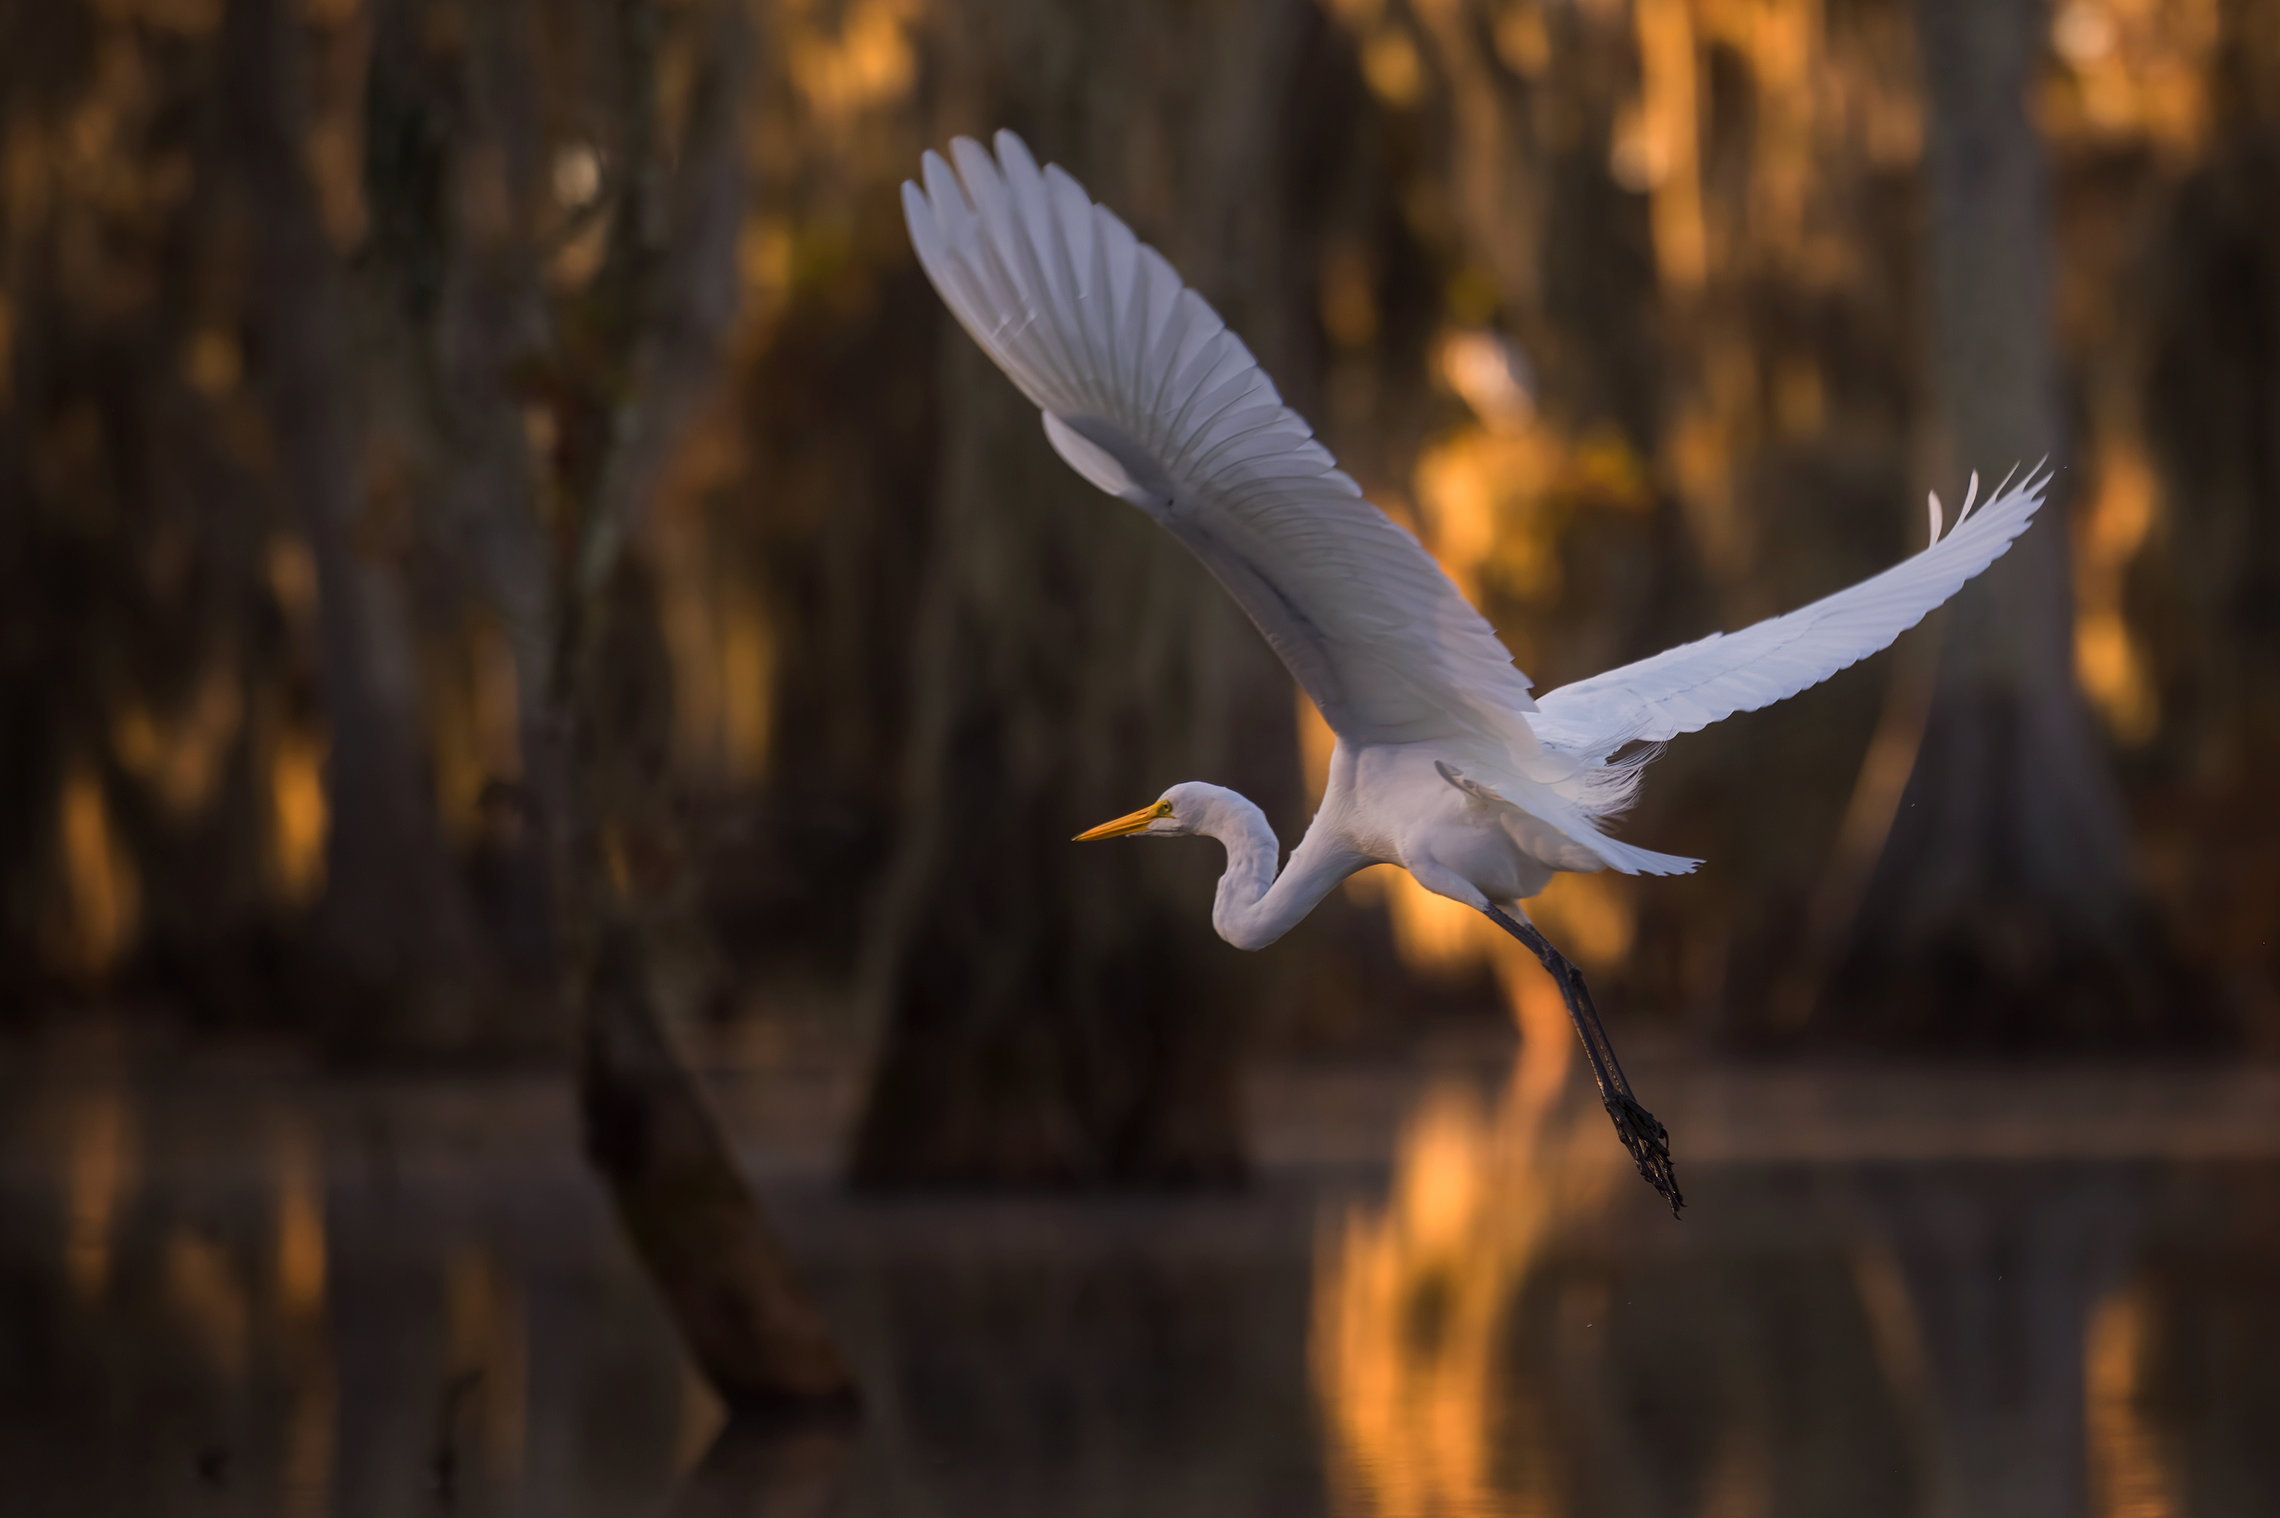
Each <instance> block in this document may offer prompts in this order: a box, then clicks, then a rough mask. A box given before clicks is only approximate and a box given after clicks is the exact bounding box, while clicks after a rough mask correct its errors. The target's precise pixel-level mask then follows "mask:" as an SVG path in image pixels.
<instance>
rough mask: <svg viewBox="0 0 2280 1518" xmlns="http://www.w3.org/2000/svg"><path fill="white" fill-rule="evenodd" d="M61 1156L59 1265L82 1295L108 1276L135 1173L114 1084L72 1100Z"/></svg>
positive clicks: (89, 1297)
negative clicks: (114, 1236) (114, 1241)
mask: <svg viewBox="0 0 2280 1518" xmlns="http://www.w3.org/2000/svg"><path fill="white" fill-rule="evenodd" d="M65 1121H66V1123H67V1125H68V1127H69V1133H70V1136H69V1138H68V1139H67V1140H66V1145H67V1148H66V1150H65V1160H64V1181H63V1190H64V1233H63V1269H64V1275H65V1277H66V1278H67V1279H68V1280H69V1281H70V1282H71V1288H72V1290H73V1291H74V1292H75V1293H77V1295H78V1296H79V1298H80V1300H81V1301H86V1302H92V1301H95V1300H97V1299H99V1298H100V1297H101V1296H102V1295H103V1293H104V1291H105V1290H106V1289H107V1288H108V1287H109V1285H110V1282H111V1246H112V1234H113V1232H114V1230H115V1229H116V1227H117V1224H118V1216H119V1211H120V1208H121V1207H122V1206H123V1205H124V1203H125V1200H126V1194H127V1191H128V1189H129V1188H130V1187H131V1186H132V1184H133V1177H134V1129H133V1123H132V1114H131V1113H130V1112H129V1110H128V1107H127V1101H126V1097H125V1095H124V1094H123V1093H122V1092H120V1091H119V1090H118V1089H117V1088H116V1087H106V1088H104V1089H102V1090H99V1091H93V1092H89V1093H87V1094H85V1095H83V1096H81V1097H80V1098H78V1099H77V1100H76V1101H74V1102H72V1103H71V1106H70V1110H69V1115H68V1116H67V1118H66V1119H65Z"/></svg>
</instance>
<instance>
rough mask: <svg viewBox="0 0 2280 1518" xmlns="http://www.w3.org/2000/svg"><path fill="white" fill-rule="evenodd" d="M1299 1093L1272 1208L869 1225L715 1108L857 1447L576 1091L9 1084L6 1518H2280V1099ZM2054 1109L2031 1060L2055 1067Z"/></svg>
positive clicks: (1797, 1090) (1349, 1073)
mask: <svg viewBox="0 0 2280 1518" xmlns="http://www.w3.org/2000/svg"><path fill="white" fill-rule="evenodd" d="M1634 1073H1635V1075H1636V1077H1637V1084H1638V1085H1639V1087H1640V1089H1641V1091H1642V1093H1644V1094H1647V1095H1649V1096H1650V1097H1651V1098H1653V1100H1652V1105H1654V1106H1655V1107H1656V1108H1657V1109H1658V1111H1660V1112H1661V1113H1662V1115H1663V1116H1664V1117H1665V1118H1666V1120H1668V1121H1669V1123H1670V1127H1671V1129H1672V1131H1673V1134H1674V1135H1675V1147H1676V1148H1677V1150H1678V1152H1679V1155H1680V1159H1681V1166H1682V1169H1681V1177H1682V1179H1683V1180H1684V1182H1685V1184H1686V1188H1687V1192H1688V1195H1689V1199H1690V1201H1691V1203H1692V1206H1691V1207H1690V1209H1689V1213H1688V1218H1687V1221H1686V1222H1685V1223H1683V1224H1677V1223H1673V1222H1672V1221H1671V1220H1670V1218H1669V1217H1668V1215H1667V1214H1662V1213H1659V1212H1658V1211H1657V1209H1656V1206H1655V1199H1654V1198H1653V1196H1652V1195H1651V1194H1650V1193H1648V1192H1647V1190H1646V1188H1645V1187H1644V1186H1642V1185H1640V1184H1639V1183H1638V1181H1637V1180H1636V1178H1635V1177H1633V1176H1631V1175H1629V1174H1627V1173H1626V1162H1625V1161H1624V1158H1623V1156H1622V1154H1621V1152H1620V1150H1619V1149H1618V1148H1617V1147H1616V1145H1615V1143H1614V1141H1613V1139H1612V1138H1611V1136H1610V1135H1609V1133H1608V1130H1607V1126H1606V1121H1605V1119H1604V1117H1603V1116H1601V1115H1600V1114H1599V1112H1598V1111H1597V1108H1596V1104H1595V1103H1594V1102H1592V1101H1591V1100H1590V1099H1589V1097H1588V1094H1587V1093H1584V1092H1580V1091H1578V1090H1577V1089H1576V1088H1575V1084H1574V1082H1573V1080H1572V1077H1571V1076H1570V1075H1568V1074H1566V1073H1564V1066H1561V1065H1554V1066H1552V1067H1551V1068H1549V1069H1538V1070H1533V1071H1531V1070H1530V1069H1529V1068H1528V1067H1527V1066H1526V1065H1525V1063H1522V1064H1521V1065H1519V1066H1518V1067H1517V1068H1515V1067H1513V1066H1511V1065H1510V1064H1509V1063H1508V1062H1507V1063H1502V1064H1482V1063H1478V1062H1470V1063H1468V1062H1461V1061H1460V1062H1443V1063H1441V1064H1438V1065H1432V1064H1425V1065H1412V1066H1407V1067H1402V1068H1399V1069H1376V1070H1368V1071H1353V1070H1314V1071H1305V1070H1295V1071H1281V1072H1277V1073H1275V1074H1273V1075H1271V1076H1268V1077H1265V1078H1262V1080H1261V1081H1260V1083H1259V1086H1258V1090H1257V1103H1256V1105H1257V1109H1258V1145H1259V1150H1260V1153H1261V1156H1262V1163H1261V1167H1260V1176H1259V1179H1258V1182H1257V1184H1256V1185H1255V1186H1254V1187H1253V1188H1251V1189H1250V1190H1249V1191H1248V1192H1246V1193H1243V1194H1241V1195H1233V1196H1214V1197H1196V1198H1185V1199H1182V1198H1172V1197H1157V1198H1140V1199H1130V1198H1128V1199H1123V1200H1085V1199H1075V1198H1035V1197H1033V1198H1010V1199H1009V1198H1000V1199H983V1198H967V1199H941V1198H934V1199H917V1200H913V1199H903V1200H865V1199H861V1198H855V1197H850V1196H847V1195H845V1194H843V1193H841V1192H840V1191H839V1190H838V1189H837V1188H836V1187H834V1186H833V1185H832V1184H831V1180H830V1154H831V1149H832V1135H833V1132H834V1131H835V1129H836V1127H837V1125H838V1123H839V1122H840V1121H842V1120H843V1118H844V1116H845V1111H846V1107H847V1097H848V1092H849V1090H850V1085H849V1082H848V1079H847V1075H846V1072H845V1071H836V1072H834V1071H823V1070H790V1071H778V1072H774V1073H772V1074H771V1073H754V1072H751V1071H746V1072H743V1073H741V1074H731V1075H729V1076H728V1077H726V1078H724V1081H723V1084H722V1087H721V1095H722V1100H723V1105H724V1110H725V1111H726V1112H727V1114H728V1115H729V1117H730V1119H731V1121H732V1123H733V1125H734V1127H735V1129H736V1131H737V1132H738V1134H739V1136H740V1140H741V1141H742V1142H743V1143H744V1144H745V1146H746V1151H747V1152H746V1158H747V1160H748V1162H749V1164H750V1165H751V1167H752V1169H753V1170H754V1172H755V1173H756V1174H757V1175H759V1176H760V1177H761V1179H762V1183H763V1186H764V1189H765V1191H766V1194H767V1196H768V1199H769V1201H770V1204H771V1206H772V1208H773V1209H774V1211H775V1214H776V1217H777V1220H778V1223H779V1225H780V1227H781V1230H782V1232H783V1233H784V1235H785V1236H786V1238H787V1239H788V1240H789V1241H790V1242H791V1244H792V1246H793V1248H794V1250H795V1253H796V1254H797V1256H798V1258H799V1261H800V1264H801V1266H802V1268H803V1270H804V1272H805V1274H806V1276H807V1277H808V1279H809V1281H810V1282H811V1283H812V1285H813V1286H814V1288H815V1290H816V1292H817V1294H818V1295H819V1297H820V1298H821V1299H822V1300H823V1302H824V1304H825V1307H826V1309H827V1311H828V1313H829V1315H830V1316H831V1318H832V1321H833V1323H834V1325H835V1326H836V1327H837V1328H838V1330H839V1332H840V1333H841V1335H842V1337H843V1339H844V1341H845V1343H846V1345H847V1347H848V1349H849V1351H850V1353H851V1354H852V1356H853V1357H854V1359H855V1360H856V1361H857V1362H858V1364H859V1366H860V1370H861V1374H862V1378H863V1381H864V1384H865V1387H866V1389H867V1394H868V1398H869V1407H868V1412H867V1415H866V1417H865V1418H864V1420H863V1421H862V1422H861V1423H860V1425H858V1426H855V1427H853V1428H851V1429H848V1430H844V1431H840V1430H830V1429H811V1430H808V1431H805V1432H802V1433H797V1434H791V1435H781V1434H779V1435H769V1434H766V1433H761V1432H751V1431H740V1430H736V1429H730V1428H726V1427H724V1425H723V1422H722V1419H721V1416H720V1412H719V1409H718V1407H717V1405H716V1404H715V1403H714V1401H713V1399H712V1398H711V1396H710V1395H709V1394H708V1393H707V1392H706V1391H705V1389H704V1388H703V1387H702V1385H701V1384H699V1383H698V1381H697V1380H696V1379H695V1377H694V1376H693V1375H692V1374H691V1372H690V1370H689V1368H688V1367H687V1365H686V1363H685V1362H684V1360H683V1358H682V1356H681V1354H680V1352H679V1349H678V1347H677V1345H676V1344H675V1342H674V1339H673V1337H672V1333H671V1329H670V1327H669V1325H668V1324H667V1323H666V1321H665V1320H664V1318H663V1317H662V1315H661V1314H660V1313H659V1311H658V1309H657V1308H656V1307H655V1306H654V1304H653V1303H652V1302H651V1300H650V1297H649V1295H648V1293H647V1291H646V1290H645V1288H644V1286H643V1283H642V1281H641V1280H640V1278H639V1276H638V1275H637V1273H636V1271H635V1267H634V1265H633V1263H632V1261H631V1260H630V1259H629V1257H628V1256H627V1254H626V1252H625V1250H624V1249H623V1247H622V1246H621V1245H620V1244H619V1242H618V1241H617V1239H616V1237H615V1236H614V1234H613V1232H612V1230H611V1227H610V1223H609V1218H608V1214H607V1211H606V1208H605V1206H604V1204H603V1203H602V1201H601V1199H600V1198H599V1196H598V1195H597V1193H596V1192H595V1190H594V1188H593V1187H592V1185H591V1184H590V1183H589V1181H588V1179H587V1177H586V1175H585V1174H584V1172H583V1171H582V1169H581V1168H580V1166H579V1164H578V1161H577V1158H576V1153H575V1145H574V1143H573V1133H572V1124H571V1118H570V1110H569V1104H568V1099H567V1095H566V1093H565V1091H564V1090H563V1088H562V1087H561V1086H560V1085H559V1084H557V1083H556V1082H553V1081H551V1080H547V1079H542V1078H536V1077H525V1078H514V1079H489V1080H436V1079H425V1080H392V1081H373V1080H362V1081H347V1080H341V1079H337V1078H329V1077H319V1076H315V1075H312V1074H310V1073H308V1072H307V1071H305V1070H302V1069H300V1068H298V1067H296V1066H294V1065H292V1064H290V1063H287V1062H283V1061H280V1060H275V1059H252V1058H241V1059H237V1060H235V1061H218V1060H213V1059H201V1060H198V1061H166V1060H151V1059H147V1058H144V1059H135V1060H124V1061H122V1060H119V1059H115V1058H103V1059H57V1058H50V1057H46V1056H42V1057H40V1058H36V1059H35V1058H31V1057H28V1056H12V1057H11V1058H10V1060H9V1061H8V1062H7V1063H6V1064H5V1065H0V1101H4V1105H0V1512H5V1513H9V1514H19V1513H20V1514H27V1515H48V1514H56V1515H89V1518H98V1515H99V1518H111V1515H121V1518H125V1515H136V1518H141V1515H152V1518H172V1515H177V1514H181V1515H189V1514H196V1515H215V1518H220V1515H227V1514H290V1515H308V1518H319V1515H326V1518H332V1515H339V1518H347V1515H364V1514H374V1515H378V1514H426V1513H436V1514H442V1513H452V1514H470V1515H489V1514H528V1515H536V1514H548V1515H553V1514H561V1515H566V1518H568V1515H596V1518H600V1515H620V1514H624V1515H636V1514H639V1515H650V1514H769V1515H793V1514H799V1515H809V1514H813V1515H828V1514H846V1515H867V1514H893V1515H944V1518H965V1515H975V1518H980V1515H991V1518H996V1515H1029V1514H1035V1515H1040V1518H1042V1515H1069V1518H1090V1515H1109V1514H1115V1515H1133V1518H1141V1515H1157V1514H1164V1515H1181V1518H1207V1515H1219V1514H1226V1515H1237V1514H1241V1515H1293V1518H1297V1515H1310V1514H1341V1515H1354V1518H1364V1515H1387V1518H1437V1515H1482V1518H1520V1515H1545V1518H1553V1515H1558V1518H1570V1515H1573V1518H1584V1515H1602V1514H1604V1515H1625V1518H1628V1515H1650V1514H1651V1515H1658V1518H1659V1515H1670V1514H1683V1515H1703V1518H1749V1515H1789V1514H1797V1515H1815V1518H1818V1515H1848V1518H1850V1515H1862V1518H1874V1515H1882V1514H1892V1515H1903V1514H1908V1515H1913V1514H1959V1515H1961V1514H1970V1515H1978V1514H1988V1515H1995V1514H2001V1515H2005V1518H2033V1515H2041V1514H2049V1515H2053V1518H2057V1515H2068V1518H2071V1515H2074V1514H2078V1513H2085V1512H2087V1513H2092V1514H2098V1515H2102V1518H2122V1515H2128V1518H2163V1515H2170V1514H2223V1515H2233V1514H2238V1515H2242V1518H2249V1515H2259V1518H2262V1515H2270V1514H2274V1513H2280V1438H2275V1430H2280V1077H2276V1076H2275V1075H2274V1074H2273V1073H2271V1072H2263V1073H2257V1072H2251V1073H2249V1074H2246V1075H2231V1076H2220V1075H2214V1074H2208V1073H2199V1074H2197V1073H2193V1072H2162V1071H2153V1072H2144V1071H2139V1072H2129V1071H2108V1072H2053V1073H2043V1074H2038V1075H2032V1076H2026V1077H2014V1076H2006V1075H2003V1074H2000V1073H1992V1072H1986V1071H1976V1072H1974V1071H1965V1072H1927V1071H1918V1072H1899V1073H1894V1072H1862V1071H1852V1072H1844V1071H1820V1072H1815V1071H1795V1070H1792V1071H1772V1072H1768V1071H1756V1072H1750V1071H1723V1072H1721V1071H1708V1072H1704V1071H1693V1072H1689V1071H1686V1070H1683V1069H1679V1068H1676V1067H1673V1068H1669V1069H1664V1070H1655V1069H1653V1067H1652V1066H1651V1065H1649V1066H1648V1067H1647V1068H1646V1069H1643V1070H1641V1071H1638V1072H1634ZM2022 1080H2023V1081H2024V1084H2023V1085H2021V1084H2020V1082H2021V1081H2022Z"/></svg>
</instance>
